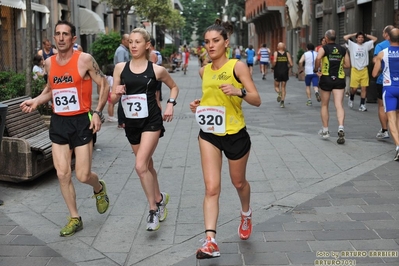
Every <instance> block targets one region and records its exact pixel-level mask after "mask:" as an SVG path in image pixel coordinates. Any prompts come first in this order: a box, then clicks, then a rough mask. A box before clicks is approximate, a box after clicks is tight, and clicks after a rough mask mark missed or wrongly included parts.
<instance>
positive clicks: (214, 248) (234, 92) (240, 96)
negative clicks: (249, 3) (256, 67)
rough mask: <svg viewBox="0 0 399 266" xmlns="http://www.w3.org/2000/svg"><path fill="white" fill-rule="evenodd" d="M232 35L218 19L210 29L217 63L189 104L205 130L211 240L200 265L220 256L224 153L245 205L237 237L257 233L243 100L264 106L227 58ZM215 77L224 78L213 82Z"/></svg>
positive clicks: (202, 142) (240, 68)
mask: <svg viewBox="0 0 399 266" xmlns="http://www.w3.org/2000/svg"><path fill="white" fill-rule="evenodd" d="M232 30H233V26H232V25H231V24H230V23H229V22H222V21H220V20H219V19H217V20H216V22H215V24H213V25H211V26H209V27H208V28H207V29H206V31H205V36H204V39H205V43H206V48H207V50H208V51H209V56H210V57H211V60H212V63H210V64H208V65H206V66H205V67H202V68H201V69H200V72H199V74H200V76H201V78H202V99H201V100H199V99H197V100H194V101H192V102H191V103H190V109H191V111H192V112H193V113H196V119H197V122H198V124H199V126H200V132H199V136H198V142H199V147H200V153H201V164H202V173H203V178H204V183H205V197H204V202H203V213H204V224H205V235H206V239H205V241H204V244H203V246H202V247H201V248H199V249H198V250H197V253H196V257H197V259H208V258H215V257H219V256H220V251H219V247H218V245H217V243H216V240H215V236H216V226H217V220H218V215H219V197H220V192H221V181H222V180H221V179H222V177H221V168H222V152H224V154H225V155H226V157H227V159H228V164H229V171H230V179H231V182H232V183H233V185H234V186H235V188H236V190H237V193H238V196H239V198H240V202H241V212H240V216H241V222H240V225H239V227H238V235H239V237H240V238H241V239H243V240H246V239H248V238H249V237H250V236H251V233H252V220H251V219H252V210H251V208H250V196H251V189H250V185H249V183H248V181H247V180H246V176H245V175H246V166H247V162H248V157H249V151H250V148H251V140H250V137H249V135H248V132H247V129H246V125H245V120H244V114H243V111H242V106H241V105H242V100H245V101H246V102H247V103H248V104H251V105H254V106H259V105H260V104H261V100H260V97H259V94H258V91H257V90H256V87H255V84H254V82H253V80H252V77H251V75H250V73H249V70H248V67H247V66H246V65H245V63H243V62H241V61H240V60H238V59H228V58H227V57H226V48H227V46H228V44H229V39H228V36H229V34H231V33H232ZM211 49H212V50H211ZM214 76H216V77H217V76H223V78H221V79H216V78H212V77H214ZM209 107H212V108H209ZM207 119H211V120H213V121H216V124H215V125H214V126H210V124H208V122H212V121H210V120H207Z"/></svg>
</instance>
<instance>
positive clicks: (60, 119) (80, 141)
mask: <svg viewBox="0 0 399 266" xmlns="http://www.w3.org/2000/svg"><path fill="white" fill-rule="evenodd" d="M89 127H90V119H89V115H88V114H87V113H85V114H80V115H75V116H60V115H56V114H53V115H52V116H51V122H50V130H49V132H50V140H51V141H52V142H53V143H56V144H60V145H65V144H69V148H70V149H71V150H72V149H74V148H76V147H78V146H83V145H86V144H88V143H89V142H90V141H91V140H92V139H93V130H92V129H89Z"/></svg>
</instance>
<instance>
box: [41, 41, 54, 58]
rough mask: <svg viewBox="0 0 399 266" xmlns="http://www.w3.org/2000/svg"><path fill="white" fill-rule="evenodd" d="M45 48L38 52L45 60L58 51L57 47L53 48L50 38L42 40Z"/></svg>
mask: <svg viewBox="0 0 399 266" xmlns="http://www.w3.org/2000/svg"><path fill="white" fill-rule="evenodd" d="M42 44H43V48H42V49H41V50H39V51H38V52H37V54H38V55H40V56H41V57H43V60H46V59H47V58H49V57H50V56H52V55H55V54H57V53H58V51H57V49H55V48H53V46H52V45H51V42H50V40H49V39H45V40H43V42H42Z"/></svg>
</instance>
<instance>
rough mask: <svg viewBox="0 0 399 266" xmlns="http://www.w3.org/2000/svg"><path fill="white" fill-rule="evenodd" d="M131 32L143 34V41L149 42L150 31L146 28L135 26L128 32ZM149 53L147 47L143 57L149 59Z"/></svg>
mask: <svg viewBox="0 0 399 266" xmlns="http://www.w3.org/2000/svg"><path fill="white" fill-rule="evenodd" d="M132 33H140V34H141V35H142V36H143V38H144V41H145V42H146V43H148V42H150V40H151V35H150V33H149V32H148V31H147V30H146V29H143V28H135V29H133V30H132V31H131V32H130V34H132ZM150 54H151V51H150V49H147V51H146V55H145V57H146V58H147V60H150Z"/></svg>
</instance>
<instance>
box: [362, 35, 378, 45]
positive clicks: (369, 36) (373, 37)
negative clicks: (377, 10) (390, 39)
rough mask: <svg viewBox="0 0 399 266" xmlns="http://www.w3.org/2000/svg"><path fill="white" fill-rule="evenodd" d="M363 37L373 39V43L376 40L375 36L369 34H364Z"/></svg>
mask: <svg viewBox="0 0 399 266" xmlns="http://www.w3.org/2000/svg"><path fill="white" fill-rule="evenodd" d="M364 37H366V38H369V39H370V40H372V41H373V43H375V42H376V41H377V40H378V38H377V37H375V36H373V35H370V34H364Z"/></svg>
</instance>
